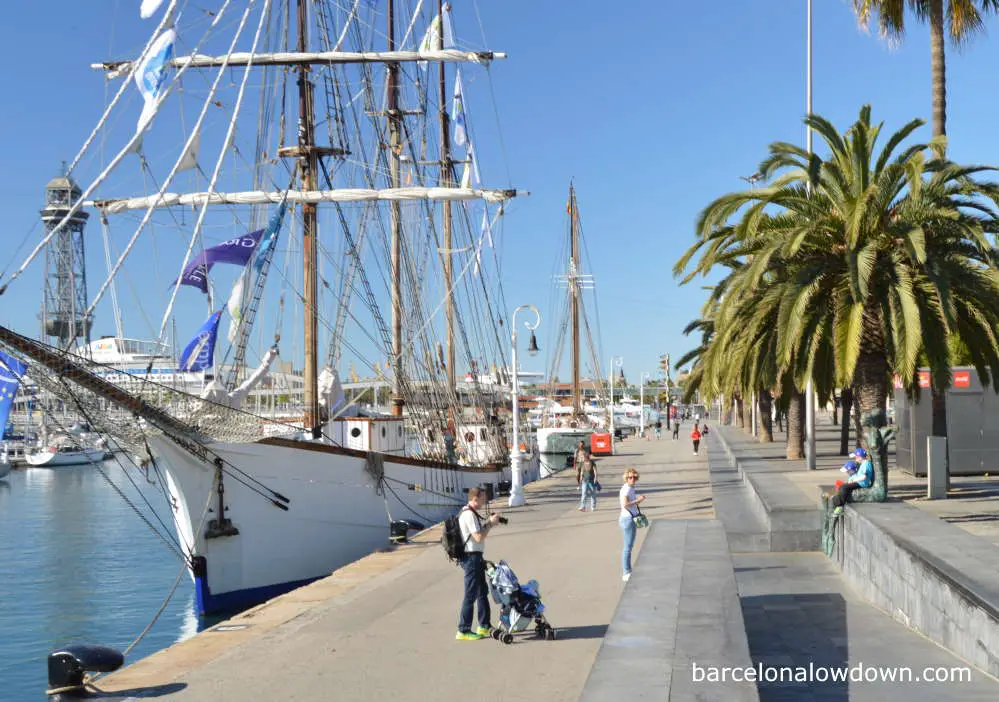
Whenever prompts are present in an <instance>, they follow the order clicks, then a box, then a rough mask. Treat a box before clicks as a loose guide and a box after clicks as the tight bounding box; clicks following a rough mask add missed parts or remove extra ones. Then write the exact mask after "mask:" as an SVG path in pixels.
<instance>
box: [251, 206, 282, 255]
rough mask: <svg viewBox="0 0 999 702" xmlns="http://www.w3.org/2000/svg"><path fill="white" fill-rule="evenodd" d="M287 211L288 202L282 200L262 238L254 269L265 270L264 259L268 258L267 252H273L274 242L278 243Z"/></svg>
mask: <svg viewBox="0 0 999 702" xmlns="http://www.w3.org/2000/svg"><path fill="white" fill-rule="evenodd" d="M286 209H288V201H287V200H282V201H281V204H280V205H278V208H277V212H275V213H274V214H272V215H271V218H270V221H268V222H267V229H265V230H264V235H263V236H262V237H261V238H260V245H259V246H258V247H257V255H256V258H254V259H253V267H254V268H256V269H257V270H258V271H259V270H260V269H261V268H263V266H264V257H265V256H267V252H268V251H270V250H271V248H272V247H273V246H274V242H275V241H277V235H278V232H280V231H281V220H283V219H284V212H285V210H286Z"/></svg>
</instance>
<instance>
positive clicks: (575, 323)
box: [569, 185, 582, 415]
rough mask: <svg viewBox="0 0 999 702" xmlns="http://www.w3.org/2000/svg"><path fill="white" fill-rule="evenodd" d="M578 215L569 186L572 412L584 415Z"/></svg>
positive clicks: (571, 188)
mask: <svg viewBox="0 0 999 702" xmlns="http://www.w3.org/2000/svg"><path fill="white" fill-rule="evenodd" d="M578 221H579V217H578V216H577V214H576V190H575V188H574V187H573V186H572V185H570V186H569V246H570V248H571V256H572V258H571V261H570V263H569V280H570V283H569V290H570V295H571V301H572V302H571V305H572V412H573V414H574V415H579V414H582V408H581V404H582V403H581V402H580V397H579V394H580V388H579V232H578V231H577V223H578Z"/></svg>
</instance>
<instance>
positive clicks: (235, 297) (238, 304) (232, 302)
mask: <svg viewBox="0 0 999 702" xmlns="http://www.w3.org/2000/svg"><path fill="white" fill-rule="evenodd" d="M246 276H247V272H246V271H245V270H244V271H243V275H241V276H239V280H237V281H236V284H235V285H233V286H232V292H231V293H230V294H229V302H227V303H226V309H228V310H229V317H230V318H231V319H232V321H231V322H230V323H229V334H228V335H227V336H226V338H227V339H229V343H230V344H232V343H235V341H236V332H237V331H239V323H240V322H241V321H242V320H243V287H244V285H245V283H246Z"/></svg>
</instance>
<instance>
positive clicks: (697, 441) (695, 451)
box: [694, 439, 701, 453]
mask: <svg viewBox="0 0 999 702" xmlns="http://www.w3.org/2000/svg"><path fill="white" fill-rule="evenodd" d="M700 447H701V440H700V439H694V453H697V450H698V449H699V448H700Z"/></svg>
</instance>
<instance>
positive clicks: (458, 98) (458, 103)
mask: <svg viewBox="0 0 999 702" xmlns="http://www.w3.org/2000/svg"><path fill="white" fill-rule="evenodd" d="M451 112H452V113H453V114H452V115H451V119H453V120H454V143H455V144H457V145H458V146H464V145H465V143H466V142H467V141H468V134H467V133H466V131H465V100H464V98H463V97H462V95H461V72H460V71H455V74H454V100H453V101H452V106H451Z"/></svg>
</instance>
